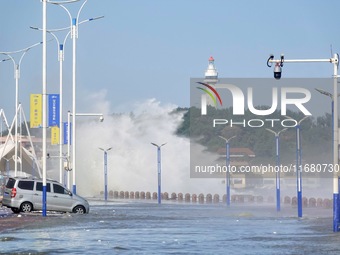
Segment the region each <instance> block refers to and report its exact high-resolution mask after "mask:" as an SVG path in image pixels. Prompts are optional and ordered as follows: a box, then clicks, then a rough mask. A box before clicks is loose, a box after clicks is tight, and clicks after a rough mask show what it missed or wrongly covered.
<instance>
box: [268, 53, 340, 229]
mask: <svg viewBox="0 0 340 255" xmlns="http://www.w3.org/2000/svg"><path fill="white" fill-rule="evenodd" d="M310 62H326V63H331V64H333V89H334V91H333V95H338V66H339V55H338V54H334V55H333V57H332V58H326V59H288V60H286V59H284V56H283V55H281V58H280V59H274V55H270V57H269V58H268V60H267V66H268V67H270V66H271V65H269V63H271V64H272V63H275V64H276V65H280V67H282V66H283V63H310ZM276 71H280V75H279V76H280V77H281V68H275V69H274V77H275V78H277V77H278V75H277V73H275V72H276ZM333 99H334V121H333V170H334V169H336V168H337V167H338V163H339V155H338V153H339V148H338V144H339V135H338V134H339V133H338V132H339V131H338V97H337V96H334V97H333ZM338 178H339V177H338V174H337V171H333V231H334V232H338V231H339V223H340V221H339V218H340V204H339V203H340V199H339V180H338Z"/></svg>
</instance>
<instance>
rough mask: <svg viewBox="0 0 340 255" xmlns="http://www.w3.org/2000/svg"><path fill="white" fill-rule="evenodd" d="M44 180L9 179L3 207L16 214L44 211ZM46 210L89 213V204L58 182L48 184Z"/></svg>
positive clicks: (50, 181) (51, 181)
mask: <svg viewBox="0 0 340 255" xmlns="http://www.w3.org/2000/svg"><path fill="white" fill-rule="evenodd" d="M42 188H43V181H42V179H35V178H26V177H11V178H9V179H8V181H7V184H6V187H5V191H4V195H3V199H2V205H3V206H7V207H9V208H11V209H12V211H13V212H14V213H19V212H31V211H39V210H42V195H43V192H42ZM46 191H47V192H46V194H47V195H46V209H47V210H48V211H59V212H72V213H79V214H83V213H88V212H89V210H90V206H89V203H88V202H87V200H86V199H84V198H82V197H80V196H78V195H75V194H73V193H72V192H71V191H69V190H68V189H66V188H64V187H63V185H62V184H60V183H59V182H57V181H53V180H47V182H46Z"/></svg>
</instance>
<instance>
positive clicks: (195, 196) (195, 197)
mask: <svg viewBox="0 0 340 255" xmlns="http://www.w3.org/2000/svg"><path fill="white" fill-rule="evenodd" d="M191 201H192V202H193V203H197V195H196V194H192V197H191Z"/></svg>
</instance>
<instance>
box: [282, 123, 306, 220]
mask: <svg viewBox="0 0 340 255" xmlns="http://www.w3.org/2000/svg"><path fill="white" fill-rule="evenodd" d="M308 117H309V116H305V117H303V118H302V119H300V120H299V121H297V125H296V126H295V129H296V166H295V170H296V193H297V206H298V217H302V148H301V134H300V131H301V123H302V121H304V120H305V119H307V118H308ZM286 118H287V119H291V120H293V118H292V117H289V116H286Z"/></svg>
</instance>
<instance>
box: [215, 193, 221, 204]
mask: <svg viewBox="0 0 340 255" xmlns="http://www.w3.org/2000/svg"><path fill="white" fill-rule="evenodd" d="M219 202H220V195H218V194H215V195H214V204H218V203H219Z"/></svg>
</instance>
